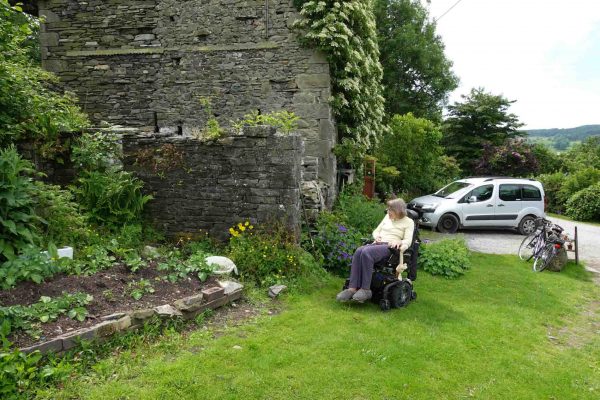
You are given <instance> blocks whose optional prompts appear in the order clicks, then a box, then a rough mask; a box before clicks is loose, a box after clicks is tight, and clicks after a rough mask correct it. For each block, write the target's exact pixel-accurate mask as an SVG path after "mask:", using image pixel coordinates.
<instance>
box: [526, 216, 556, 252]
mask: <svg viewBox="0 0 600 400" xmlns="http://www.w3.org/2000/svg"><path fill="white" fill-rule="evenodd" d="M535 225H536V230H535V231H534V232H533V233H530V234H529V235H528V236H526V237H525V238H524V239H523V241H522V242H521V245H520V246H519V251H518V254H519V258H520V259H521V260H523V261H529V260H531V259H532V258H533V256H534V255H535V254H537V253H539V252H540V250H541V249H542V248H543V246H544V244H545V242H546V237H547V235H548V231H549V230H550V229H551V227H552V226H553V225H554V224H553V223H552V221H549V220H547V219H545V218H536V219H535ZM559 228H560V227H559ZM561 229H562V228H561Z"/></svg>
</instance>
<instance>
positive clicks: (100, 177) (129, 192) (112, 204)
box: [76, 171, 152, 227]
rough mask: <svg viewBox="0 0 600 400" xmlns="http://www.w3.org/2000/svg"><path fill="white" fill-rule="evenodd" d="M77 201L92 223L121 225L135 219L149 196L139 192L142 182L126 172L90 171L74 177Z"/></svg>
mask: <svg viewBox="0 0 600 400" xmlns="http://www.w3.org/2000/svg"><path fill="white" fill-rule="evenodd" d="M78 183H79V186H78V187H77V189H76V194H77V198H78V200H79V202H80V204H81V205H82V206H83V207H84V208H85V209H86V211H87V212H88V214H89V217H90V219H91V220H92V221H93V222H96V223H100V224H107V225H109V226H115V227H116V226H122V225H124V224H126V223H130V222H135V221H139V220H140V217H141V213H142V211H143V208H144V205H145V204H146V203H147V202H148V201H149V200H150V199H152V196H145V195H143V194H142V187H143V183H142V181H140V180H139V179H137V178H135V177H134V176H132V175H131V174H130V173H129V172H126V171H106V172H104V173H101V172H96V171H90V172H86V173H84V174H83V175H82V176H81V177H80V178H79V179H78Z"/></svg>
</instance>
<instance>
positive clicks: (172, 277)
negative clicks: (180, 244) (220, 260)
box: [157, 249, 214, 282]
mask: <svg viewBox="0 0 600 400" xmlns="http://www.w3.org/2000/svg"><path fill="white" fill-rule="evenodd" d="M208 256H210V254H209V253H205V252H204V251H202V250H197V251H196V252H195V253H193V254H192V255H191V256H190V257H189V258H188V259H187V260H182V253H181V250H179V249H174V250H171V251H169V253H168V254H167V258H166V260H165V261H164V262H161V263H159V264H158V267H157V268H158V270H159V271H165V272H166V273H167V276H166V279H167V280H168V281H170V282H177V281H179V280H182V279H186V278H188V277H189V275H190V274H194V275H196V277H198V279H200V281H202V282H204V281H205V280H206V279H207V278H208V276H209V275H210V274H211V273H212V272H213V271H214V267H213V266H209V265H208V264H206V261H204V260H205V259H206V257H208Z"/></svg>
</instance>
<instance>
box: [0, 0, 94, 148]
mask: <svg viewBox="0 0 600 400" xmlns="http://www.w3.org/2000/svg"><path fill="white" fill-rule="evenodd" d="M37 24H38V22H37V20H36V19H35V18H33V17H31V16H29V15H27V14H25V13H23V11H22V10H21V8H20V7H19V6H11V5H10V4H9V3H8V1H7V0H0V147H4V146H7V145H9V144H10V143H14V142H16V141H17V140H20V139H23V138H27V139H31V140H33V141H34V142H36V143H37V144H38V145H39V149H40V150H41V153H42V154H43V155H48V156H51V155H52V154H53V153H54V152H55V151H57V150H60V149H58V148H56V146H57V137H58V136H59V134H60V133H64V132H72V131H77V130H79V129H81V128H82V127H84V126H85V125H86V124H87V117H86V116H85V115H84V114H83V113H82V112H81V111H80V110H79V108H78V107H77V105H76V102H75V98H74V97H73V96H72V95H69V94H61V93H57V92H55V91H53V90H51V89H50V86H51V84H53V83H55V82H56V81H57V79H56V77H55V76H54V75H52V74H50V73H49V72H46V71H44V70H43V69H42V68H41V67H40V66H39V65H38V64H37V61H36V60H35V59H32V55H31V52H32V48H31V47H30V46H29V45H28V42H30V40H31V35H32V34H34V32H35V30H36V29H37Z"/></svg>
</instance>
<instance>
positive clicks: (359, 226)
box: [335, 190, 386, 237]
mask: <svg viewBox="0 0 600 400" xmlns="http://www.w3.org/2000/svg"><path fill="white" fill-rule="evenodd" d="M385 208H386V207H385V204H383V203H381V202H379V201H376V200H370V199H368V198H366V197H365V196H364V195H363V194H362V193H352V192H351V191H350V190H344V191H342V193H340V195H339V196H338V199H337V203H336V206H335V214H336V215H338V216H339V217H340V218H345V222H346V224H347V225H348V226H347V227H348V229H351V230H354V231H357V232H358V233H360V234H361V235H362V236H363V237H371V233H372V232H373V230H374V229H375V228H376V227H377V225H379V223H380V222H381V220H382V219H383V217H384V216H385Z"/></svg>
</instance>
